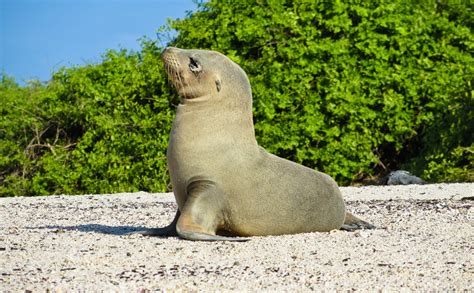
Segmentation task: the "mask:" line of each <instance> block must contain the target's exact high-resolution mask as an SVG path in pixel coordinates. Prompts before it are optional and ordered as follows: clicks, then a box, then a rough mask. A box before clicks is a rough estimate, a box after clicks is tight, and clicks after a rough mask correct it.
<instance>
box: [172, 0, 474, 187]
mask: <svg viewBox="0 0 474 293" xmlns="http://www.w3.org/2000/svg"><path fill="white" fill-rule="evenodd" d="M439 2H442V3H439ZM472 15H473V14H472V5H471V4H469V3H467V4H466V3H465V4H457V5H454V4H449V3H444V1H424V2H421V3H418V4H414V3H413V2H411V1H403V0H400V1H305V0H299V1H276V0H275V1H258V0H255V1H250V0H249V1H238V2H235V1H209V2H208V3H204V4H201V6H200V9H199V11H198V12H196V13H194V14H193V15H191V17H189V18H187V19H184V20H177V21H174V22H172V23H171V24H170V25H171V27H172V28H174V29H176V30H177V31H178V32H179V35H178V37H177V38H176V40H175V41H174V45H176V46H178V47H184V48H188V47H199V48H208V49H213V50H217V51H221V52H223V53H225V54H227V55H229V56H230V57H231V58H232V59H234V60H235V61H236V62H237V63H239V64H241V66H242V67H243V68H244V69H245V70H246V72H247V73H248V75H249V78H250V80H251V83H252V86H253V92H254V108H255V109H254V115H255V122H256V131H257V136H258V140H259V142H260V143H261V144H262V145H263V146H264V147H265V148H267V149H268V150H269V151H270V152H272V153H275V154H278V155H280V156H283V157H286V158H289V159H291V160H294V161H297V162H300V163H303V164H305V165H307V166H310V167H315V168H317V169H319V170H322V171H325V172H327V173H329V174H330V175H332V176H334V177H335V178H336V179H337V181H338V182H340V183H343V184H348V183H350V182H353V181H354V180H357V179H361V177H364V176H367V175H373V174H378V173H383V172H386V171H388V170H389V169H395V168H400V167H404V168H407V169H409V170H411V171H413V172H414V173H416V174H418V175H422V176H423V177H424V178H425V179H428V180H454V181H457V180H471V181H472V180H474V177H473V174H472V154H471V155H470V156H468V155H467V154H468V153H469V152H470V151H471V152H472V147H473V141H474V140H473V133H474V120H473V119H474V118H473V117H474V112H473V99H472V85H471V83H472V80H473V77H474V72H473V65H474V64H473V61H474V60H473V57H472V52H473V47H474V46H473V36H472V31H471V29H472V27H473V25H472V24H473V21H472V19H473V17H472ZM469 150H470V151H469ZM453 174H457V175H456V176H453Z"/></svg>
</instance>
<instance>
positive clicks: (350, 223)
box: [341, 212, 376, 231]
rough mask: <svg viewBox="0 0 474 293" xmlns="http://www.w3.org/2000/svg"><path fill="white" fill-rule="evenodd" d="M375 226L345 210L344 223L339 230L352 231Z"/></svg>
mask: <svg viewBox="0 0 474 293" xmlns="http://www.w3.org/2000/svg"><path fill="white" fill-rule="evenodd" d="M375 228H376V227H375V226H374V225H372V224H370V223H368V222H366V221H364V220H362V219H359V218H358V217H356V216H354V215H353V214H351V213H349V212H346V218H345V220H344V224H343V225H342V227H341V230H345V231H354V230H358V229H375Z"/></svg>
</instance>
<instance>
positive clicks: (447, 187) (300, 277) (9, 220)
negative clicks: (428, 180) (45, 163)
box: [0, 183, 474, 292]
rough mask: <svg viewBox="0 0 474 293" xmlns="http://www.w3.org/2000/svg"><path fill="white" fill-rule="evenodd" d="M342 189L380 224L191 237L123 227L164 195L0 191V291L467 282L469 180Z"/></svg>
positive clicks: (472, 278)
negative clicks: (245, 237)
mask: <svg viewBox="0 0 474 293" xmlns="http://www.w3.org/2000/svg"><path fill="white" fill-rule="evenodd" d="M341 190H342V192H343V194H344V197H345V199H346V203H347V208H348V209H349V210H350V211H351V212H354V213H355V214H357V215H359V216H361V217H363V218H364V219H366V220H367V221H369V222H371V223H373V224H375V225H376V226H377V229H375V230H359V231H356V232H345V231H332V232H330V233H306V234H298V235H284V236H271V237H252V238H251V240H250V241H248V242H238V243H236V242H234V243H232V242H192V241H186V240H182V239H179V238H175V237H169V238H157V237H144V236H141V235H127V233H128V232H131V231H136V230H140V229H142V228H144V227H147V228H152V227H158V226H164V225H166V224H168V223H169V222H170V221H171V220H172V218H173V216H174V213H175V211H176V204H175V202H174V197H173V195H172V194H171V193H159V194H151V193H145V192H139V193H126V194H115V195H81V196H71V195H60V196H56V195H54V196H49V197H28V198H26V197H25V198H0V291H2V292H3V291H7V292H8V291H12V292H18V291H24V290H32V291H45V290H53V291H54V290H56V291H64V290H67V291H71V292H75V291H87V292H89V291H104V290H106V291H123V292H125V291H127V292H130V291H132V292H133V291H134V292H138V291H140V292H146V291H148V290H150V291H156V290H166V289H170V290H186V291H188V290H191V291H195V290H204V291H209V290H210V291H215V290H218V291H231V290H239V291H240V290H246V291H251V290H286V291H310V290H371V291H372V290H389V291H400V290H403V289H411V290H469V291H472V290H474V257H473V251H474V210H473V203H474V199H473V197H474V183H462V184H429V185H407V186H366V187H343V188H341Z"/></svg>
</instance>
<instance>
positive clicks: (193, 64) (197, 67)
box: [189, 57, 202, 73]
mask: <svg viewBox="0 0 474 293" xmlns="http://www.w3.org/2000/svg"><path fill="white" fill-rule="evenodd" d="M189 69H190V70H191V71H192V72H194V73H199V72H201V70H202V67H201V64H199V62H198V61H197V60H196V59H194V58H193V57H189Z"/></svg>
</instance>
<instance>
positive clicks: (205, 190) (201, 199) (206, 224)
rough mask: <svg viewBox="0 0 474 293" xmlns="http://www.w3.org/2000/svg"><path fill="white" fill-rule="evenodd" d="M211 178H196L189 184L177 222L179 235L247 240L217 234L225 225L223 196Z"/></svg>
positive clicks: (190, 237) (216, 239) (192, 237)
mask: <svg viewBox="0 0 474 293" xmlns="http://www.w3.org/2000/svg"><path fill="white" fill-rule="evenodd" d="M219 195H220V194H219V190H218V188H217V186H216V184H215V183H214V182H212V181H210V180H205V179H195V180H191V182H190V183H189V184H188V186H187V199H186V203H185V204H184V207H183V210H182V212H181V215H180V217H179V219H178V222H177V224H176V232H177V233H178V235H179V236H180V237H182V238H184V239H187V240H200V241H247V240H248V239H246V238H236V237H226V236H220V235H216V231H217V230H218V229H219V228H220V227H222V226H223V225H224V215H223V209H222V206H223V204H222V197H219Z"/></svg>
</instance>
